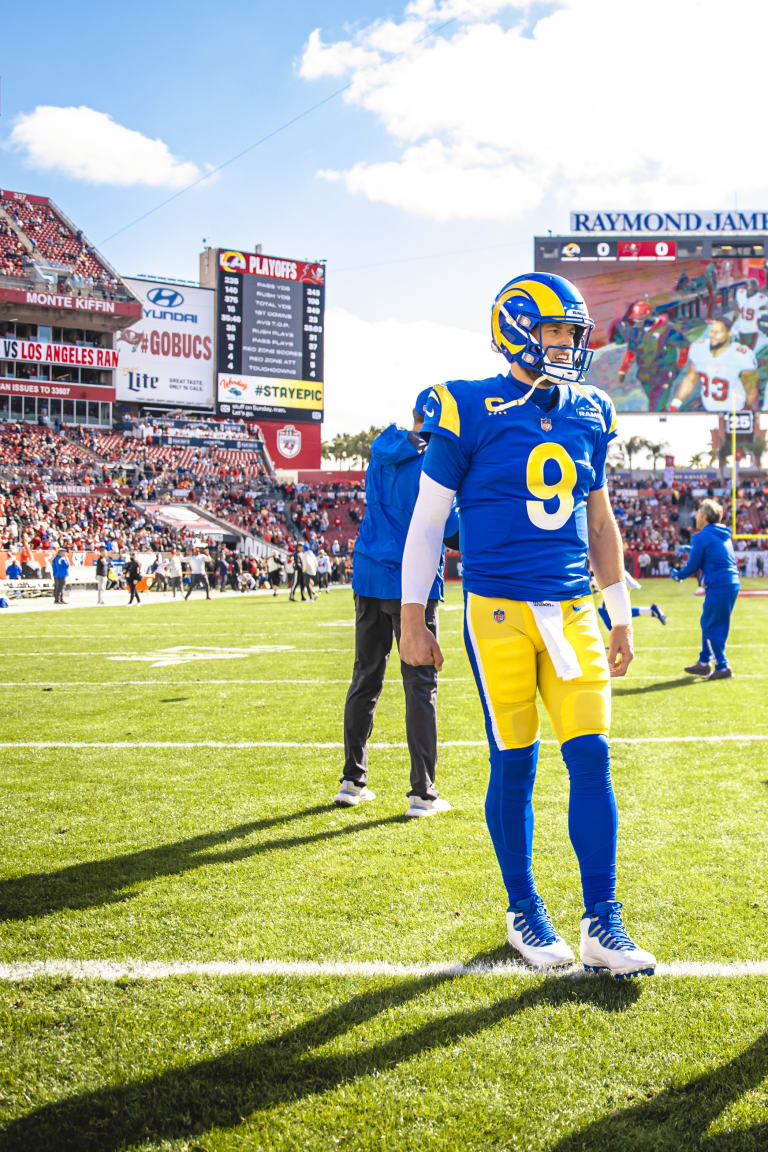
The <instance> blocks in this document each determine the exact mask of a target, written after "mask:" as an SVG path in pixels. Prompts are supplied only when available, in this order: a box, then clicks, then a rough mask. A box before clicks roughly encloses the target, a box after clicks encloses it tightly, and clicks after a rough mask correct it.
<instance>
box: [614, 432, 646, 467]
mask: <svg viewBox="0 0 768 1152" xmlns="http://www.w3.org/2000/svg"><path fill="white" fill-rule="evenodd" d="M621 446H622V448H623V449H624V451H625V452H626V454H627V463H628V464H629V470H630V472H631V471H632V459H633V457H635V456H638V455H639V454H640V453H641V452H645V451H647V449H648V441H647V440H646V439H645V437H644V436H630V438H629V440H624V441H623V443H622V445H621Z"/></svg>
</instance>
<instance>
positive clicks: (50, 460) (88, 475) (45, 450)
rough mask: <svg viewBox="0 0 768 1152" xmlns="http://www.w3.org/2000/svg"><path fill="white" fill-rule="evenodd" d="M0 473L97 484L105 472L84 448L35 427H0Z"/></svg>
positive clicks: (57, 481)
mask: <svg viewBox="0 0 768 1152" xmlns="http://www.w3.org/2000/svg"><path fill="white" fill-rule="evenodd" d="M0 474H1V475H2V476H3V477H5V478H6V479H14V478H18V479H22V478H23V479H27V480H29V479H37V480H40V481H45V482H47V483H49V484H83V485H84V484H96V483H100V482H101V478H102V474H103V470H102V468H101V466H100V464H99V462H98V461H97V460H96V459H95V457H94V455H93V453H92V452H90V451H89V450H88V449H87V448H86V447H85V446H84V445H82V444H76V443H73V441H71V440H69V439H68V438H67V437H66V436H61V435H58V434H57V433H55V432H53V431H52V430H51V429H50V428H41V427H39V426H37V425H35V424H23V423H22V424H2V425H0Z"/></svg>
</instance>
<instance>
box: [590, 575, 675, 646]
mask: <svg viewBox="0 0 768 1152" xmlns="http://www.w3.org/2000/svg"><path fill="white" fill-rule="evenodd" d="M624 582H625V584H626V585H627V588H628V589H629V590H630V591H632V592H636V591H638V589H639V588H641V587H642V585H641V584H640V581H639V580H635V578H634V576H632V575H631V573H629V572H627V571H626V569H625V570H624ZM589 584H590V587H591V589H592V591H593V592H599V591H600V587H599V585H598V583H597V580H595V577H594V576H590V578H589ZM597 614H598V616H599V617H600V619H601V620H602V622H603V624H604V625H605V627H606V629H607V630H608V631H609V632H610V631H611V629H612V628H613V624H612V623H611V617H610V614H609V612H608V609H607V608H606V606H605V597H604V596H602V597H601V600H600V603H599V605H598V608H597ZM638 616H653V618H654V619H655V620H658V622H659V624H666V622H667V617H666V616H665V614H664V613H663V612H662V610H661V608H659V606H658V604H643V605H641V606H640V607H635V606H634V605H633V607H632V619H633V620H635V619H636V618H637V617H638Z"/></svg>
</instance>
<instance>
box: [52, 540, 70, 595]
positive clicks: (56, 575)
mask: <svg viewBox="0 0 768 1152" xmlns="http://www.w3.org/2000/svg"><path fill="white" fill-rule="evenodd" d="M51 571H52V572H53V602H54V604H63V603H64V589H65V588H66V585H67V577H68V576H69V560H68V559H67V554H66V552H65V551H64V549H63V548H59V550H58V552H57V553H56V555H55V556H54V559H53V564H51Z"/></svg>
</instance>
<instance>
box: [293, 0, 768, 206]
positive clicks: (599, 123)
mask: <svg viewBox="0 0 768 1152" xmlns="http://www.w3.org/2000/svg"><path fill="white" fill-rule="evenodd" d="M555 2H556V4H557V7H556V8H555V10H553V11H550V12H549V14H548V15H545V16H542V17H539V18H536V16H535V13H536V11H537V8H535V7H534V6H533V5H528V4H527V2H526V0H515V2H512V3H510V2H503V0H444V2H443V3H438V2H436V0H413V2H412V3H411V4H409V6H408V7H407V8H406V10H405V13H404V15H403V16H402V18H401V19H400V21H399V28H400V30H401V40H402V43H404V44H406V45H407V44H408V38H409V37H411V40H410V43H411V45H412V47H411V48H410V49H408V50H406V51H405V53H404V54H403V55H402V56H401V57H399V58H397V59H395V60H394V61H390V62H384V58H383V57H382V55H381V53H380V51H379V42H380V39H381V35H382V32H381V29H382V25H381V23H376V24H372V25H370V26H369V27H367V28H362V29H360V30H359V31H357V32H356V33H354V34H353V35H351V36H349V37H348V38H347V39H345V40H339V41H337V42H335V43H332V44H328V45H323V46H322V52H321V53H318V51H317V50H316V47H313V42H312V39H311V38H310V43H308V45H307V49H306V51H305V56H304V61H303V63H302V75H305V76H306V78H308V79H309V78H313V79H316V78H319V77H320V76H322V75H331V74H332V75H334V76H336V77H342V76H343V77H347V78H348V80H349V82H350V88H349V91H348V92H347V93H346V96H345V99H346V100H347V101H349V102H350V103H352V104H354V105H356V106H358V107H361V108H363V109H365V110H367V111H368V112H370V113H371V114H372V115H373V116H374V117H375V118H376V119H377V120H378V122H379V123H380V125H381V126H382V128H383V129H384V130H385V132H386V133H387V135H388V136H389V137H390V139H391V141H392V142H393V143H394V144H395V145H396V147H397V148H398V149H399V153H400V154H399V156H398V157H397V158H396V159H394V160H390V161H388V162H386V163H376V162H370V161H360V162H357V163H355V162H354V161H353V162H352V163H351V164H350V166H349V167H348V168H346V169H343V170H334V171H330V172H329V171H328V170H325V171H323V172H322V173H321V175H322V176H323V177H324V178H325V179H337V180H339V181H341V182H343V183H344V185H345V186H346V187H347V189H348V190H349V191H350V193H353V194H362V195H364V196H366V197H368V198H369V199H371V200H374V201H379V202H382V203H386V204H389V205H394V206H397V207H400V208H402V209H404V210H405V211H408V212H411V213H415V214H419V215H422V216H428V217H431V218H433V219H437V220H448V219H495V220H513V219H515V218H517V217H519V216H521V215H523V214H525V213H528V212H529V211H531V210H532V209H535V208H536V207H538V206H539V205H540V204H543V203H544V201H545V200H546V199H550V200H551V198H552V197H554V198H555V200H556V201H557V202H559V203H561V204H562V205H563V206H569V207H572V208H594V207H599V206H600V205H604V206H605V205H608V203H609V201H610V206H612V207H613V206H619V200H620V198H621V197H624V198H625V200H626V204H627V205H629V206H631V207H633V208H659V207H664V208H675V207H679V208H686V207H722V206H725V205H729V204H732V202H733V193H734V191H735V190H737V191H738V192H739V193H740V198H741V200H742V203H746V202H747V199H748V198H749V197H750V196H752V197H754V199H755V202H757V201H758V200H760V201H761V200H762V199H763V197H764V189H765V177H764V160H763V156H762V151H761V149H760V147H759V145H758V139H759V124H758V121H757V118H756V116H755V117H753V120H754V125H753V127H750V115H751V112H750V108H751V107H752V106H753V105H750V102H749V101H750V97H749V93H748V92H744V93H743V94H742V93H740V92H739V91H738V89H734V90H733V93H732V94H731V95H730V96H729V97H728V98H727V99H722V100H720V99H717V98H715V96H714V93H713V94H712V96H711V98H710V97H709V96H708V94H707V93H708V89H707V87H706V85H705V86H704V88H703V89H701V91H699V90H698V89H696V84H695V80H694V78H695V77H696V76H701V75H702V74H705V73H706V74H709V73H710V72H711V70H712V69H713V68H716V67H717V64H716V61H718V60H721V59H722V45H721V37H722V32H723V21H722V5H721V3H720V0H692V3H691V4H690V5H688V6H686V5H674V4H670V3H669V0H645V3H644V5H643V8H642V19H639V18H638V8H637V5H636V4H635V3H630V2H629V0H555ZM527 8H529V9H530V11H526V9H527ZM538 11H539V12H540V11H541V9H540V8H538ZM450 18H453V19H454V23H453V24H452V25H451V26H450V27H449V28H447V29H445V30H443V31H442V32H441V33H439V34H438V35H436V36H434V37H427V38H426V39H424V40H422V42H421V43H419V44H415V43H414V41H415V40H416V39H417V38H418V37H417V36H416V35H415V29H416V28H418V30H419V32H418V34H419V35H420V36H423V35H424V29H425V28H426V27H434V26H435V24H436V22H439V21H440V20H441V19H450ZM388 23H389V31H388V36H389V39H390V42H392V43H394V42H395V38H394V31H393V28H392V25H393V24H394V25H397V24H398V22H397V21H395V22H392V21H390V22H388ZM766 34H768V7H766V6H754V7H752V8H751V9H750V39H753V38H754V40H755V42H756V43H759V42H761V41H762V40H763V39H764V37H765V36H766ZM313 35H315V34H313ZM316 37H317V40H316V43H317V44H322V40H321V38H320V33H319V32H317V34H316ZM305 64H306V67H305V66H304V65H305ZM691 85H693V87H691ZM694 92H697V93H698V95H697V96H696V97H695V102H694V103H692V102H691V101H690V100H688V99H687V96H686V94H690V95H692V94H693V93H694ZM692 98H693V96H692ZM753 141H754V142H753ZM622 206H624V205H623V202H622Z"/></svg>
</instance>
